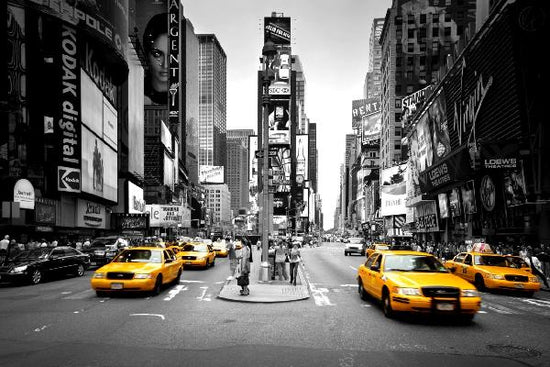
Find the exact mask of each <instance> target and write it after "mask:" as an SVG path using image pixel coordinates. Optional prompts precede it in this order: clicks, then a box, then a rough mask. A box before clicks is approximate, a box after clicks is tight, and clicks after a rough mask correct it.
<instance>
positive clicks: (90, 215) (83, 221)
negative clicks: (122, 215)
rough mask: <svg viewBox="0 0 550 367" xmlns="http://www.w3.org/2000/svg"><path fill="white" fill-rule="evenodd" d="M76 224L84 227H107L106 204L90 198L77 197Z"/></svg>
mask: <svg viewBox="0 0 550 367" xmlns="http://www.w3.org/2000/svg"><path fill="white" fill-rule="evenodd" d="M76 205H77V207H76V213H75V215H76V226H77V227H84V228H103V229H104V228H106V227H107V214H106V210H105V206H104V205H101V204H98V203H94V202H93V201H89V200H82V199H77V204H76Z"/></svg>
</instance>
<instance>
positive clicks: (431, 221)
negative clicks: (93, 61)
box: [415, 200, 439, 232]
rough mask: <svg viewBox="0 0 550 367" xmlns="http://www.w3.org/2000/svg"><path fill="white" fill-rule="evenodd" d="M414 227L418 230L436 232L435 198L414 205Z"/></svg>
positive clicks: (437, 228) (437, 225)
mask: <svg viewBox="0 0 550 367" xmlns="http://www.w3.org/2000/svg"><path fill="white" fill-rule="evenodd" d="M415 220H416V228H417V229H418V231H419V232H436V231H438V230H439V223H438V221H437V209H436V205H435V200H430V201H427V202H424V203H422V204H420V205H418V206H417V207H416V214H415Z"/></svg>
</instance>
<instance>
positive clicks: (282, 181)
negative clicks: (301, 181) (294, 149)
mask: <svg viewBox="0 0 550 367" xmlns="http://www.w3.org/2000/svg"><path fill="white" fill-rule="evenodd" d="M269 150H270V151H275V154H273V155H272V154H270V155H269V171H270V179H269V181H270V183H269V185H270V186H273V187H274V188H275V192H290V185H291V182H290V168H291V166H290V165H291V156H290V148H288V147H277V146H274V147H269Z"/></svg>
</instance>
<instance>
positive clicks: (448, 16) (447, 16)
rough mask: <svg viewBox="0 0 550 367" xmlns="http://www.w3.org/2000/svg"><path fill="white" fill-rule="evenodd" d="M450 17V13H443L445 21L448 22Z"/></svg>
mask: <svg viewBox="0 0 550 367" xmlns="http://www.w3.org/2000/svg"><path fill="white" fill-rule="evenodd" d="M451 19H452V18H451V13H445V22H450V21H451Z"/></svg>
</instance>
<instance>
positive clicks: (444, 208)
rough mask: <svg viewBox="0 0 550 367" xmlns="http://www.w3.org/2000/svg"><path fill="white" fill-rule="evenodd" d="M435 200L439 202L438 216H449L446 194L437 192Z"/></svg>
mask: <svg viewBox="0 0 550 367" xmlns="http://www.w3.org/2000/svg"><path fill="white" fill-rule="evenodd" d="M437 200H438V202H439V216H440V217H441V218H442V219H444V218H449V201H448V200H447V194H446V193H441V194H437Z"/></svg>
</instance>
